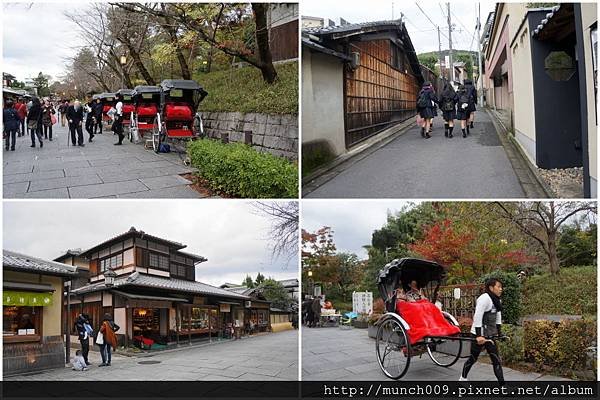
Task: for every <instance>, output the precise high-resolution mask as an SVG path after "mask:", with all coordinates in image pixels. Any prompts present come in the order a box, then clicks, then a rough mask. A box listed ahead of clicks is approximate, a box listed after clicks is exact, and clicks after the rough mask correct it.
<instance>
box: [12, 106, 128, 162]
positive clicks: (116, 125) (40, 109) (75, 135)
mask: <svg viewBox="0 0 600 400" xmlns="http://www.w3.org/2000/svg"><path fill="white" fill-rule="evenodd" d="M116 97H117V103H116V105H115V106H114V107H113V108H111V110H110V111H109V112H108V113H107V115H108V116H109V117H110V118H111V119H112V128H111V129H112V131H113V132H114V133H115V135H117V136H118V138H119V140H118V142H117V143H115V145H122V144H123V139H124V137H125V135H124V133H123V102H122V99H121V98H120V97H119V95H117V96H116ZM103 107H104V105H103V104H102V102H101V101H100V99H97V100H95V101H94V100H92V99H89V100H88V101H87V102H86V103H85V104H84V105H82V104H81V102H80V101H79V100H73V101H69V100H58V101H52V100H51V99H50V98H42V99H40V98H39V97H32V98H30V99H25V98H24V97H21V98H19V99H17V100H16V101H15V100H12V99H7V100H6V101H5V102H4V110H3V129H2V131H3V136H4V148H5V150H6V151H15V145H16V141H17V138H19V137H24V136H27V137H30V138H31V146H30V147H34V148H35V147H37V146H39V147H40V148H43V147H44V141H45V140H49V141H52V140H53V139H56V134H55V133H54V137H53V130H52V127H53V126H54V125H57V124H59V123H60V125H61V126H63V127H64V126H66V125H67V126H68V128H69V133H70V138H69V139H70V143H71V144H72V145H73V146H79V147H84V146H85V144H84V137H83V129H84V128H85V130H86V132H87V133H88V143H92V142H93V139H94V136H95V135H97V134H102V123H103V122H102V119H103Z"/></svg>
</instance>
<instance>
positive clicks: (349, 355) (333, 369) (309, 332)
mask: <svg viewBox="0 0 600 400" xmlns="http://www.w3.org/2000/svg"><path fill="white" fill-rule="evenodd" d="M482 357H483V356H482ZM465 361H466V359H462V360H459V361H458V362H457V363H456V364H454V365H453V366H452V367H449V368H444V367H438V366H436V365H435V364H433V362H432V361H431V359H430V358H429V356H427V354H423V355H422V357H421V358H419V357H414V358H411V360H410V366H409V369H408V372H407V373H406V375H404V377H403V378H402V379H404V380H409V381H432V382H435V381H457V380H458V378H459V376H460V372H461V370H462V366H463V364H464V362H465ZM504 377H505V379H506V380H507V381H523V380H524V381H538V380H552V381H555V380H568V379H565V378H560V377H556V376H550V375H541V374H538V373H523V372H519V371H515V370H513V369H510V368H504ZM469 379H470V380H473V381H496V377H495V376H494V372H493V371H492V366H491V364H486V363H481V362H480V363H476V364H475V365H474V366H473V368H472V369H471V372H470V373H469ZM302 380H306V381H317V380H322V381H385V380H388V378H387V377H386V376H385V375H384V374H383V372H381V370H380V368H379V364H378V363H377V356H376V355H375V340H374V339H371V338H369V336H368V335H367V330H366V329H350V330H342V329H339V328H306V327H302Z"/></svg>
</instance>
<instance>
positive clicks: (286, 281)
mask: <svg viewBox="0 0 600 400" xmlns="http://www.w3.org/2000/svg"><path fill="white" fill-rule="evenodd" d="M277 282H279V283H281V284H282V285H283V286H285V287H290V286H298V278H293V279H283V280H281V281H277Z"/></svg>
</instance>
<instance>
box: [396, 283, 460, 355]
mask: <svg viewBox="0 0 600 400" xmlns="http://www.w3.org/2000/svg"><path fill="white" fill-rule="evenodd" d="M396 297H397V300H396V312H397V313H398V314H399V315H400V316H401V317H402V319H404V320H405V321H406V323H407V324H408V326H409V329H408V330H407V331H406V333H407V334H408V338H409V340H410V343H411V344H415V343H417V342H419V341H420V340H422V339H423V338H425V337H427V336H448V335H454V334H457V333H460V328H459V327H458V326H456V325H453V324H451V323H450V322H449V321H448V320H447V319H446V318H445V317H444V315H443V314H442V311H441V310H440V309H439V308H438V307H437V306H436V305H435V304H433V303H431V302H430V301H429V300H428V299H427V298H426V297H425V296H423V294H422V292H421V290H420V289H419V287H418V283H417V282H416V281H414V280H413V281H411V282H410V288H409V290H407V291H406V292H405V293H403V294H399V293H398V291H397V296H396Z"/></svg>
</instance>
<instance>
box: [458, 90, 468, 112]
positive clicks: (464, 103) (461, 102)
mask: <svg viewBox="0 0 600 400" xmlns="http://www.w3.org/2000/svg"><path fill="white" fill-rule="evenodd" d="M469 102H470V96H469V95H468V93H467V91H466V90H465V91H462V92H459V94H458V106H459V107H460V108H462V109H466V108H467V107H468V106H469Z"/></svg>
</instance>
